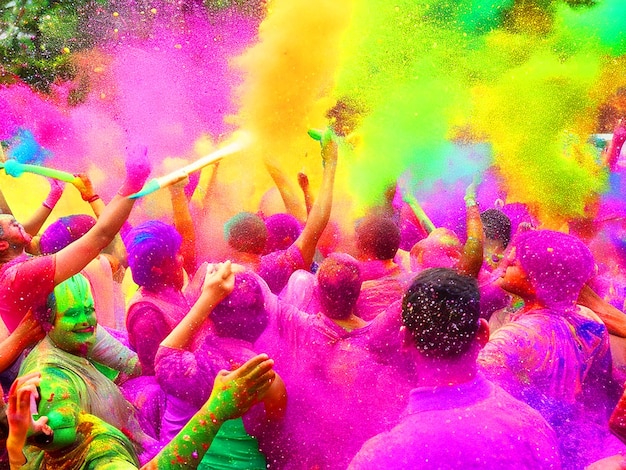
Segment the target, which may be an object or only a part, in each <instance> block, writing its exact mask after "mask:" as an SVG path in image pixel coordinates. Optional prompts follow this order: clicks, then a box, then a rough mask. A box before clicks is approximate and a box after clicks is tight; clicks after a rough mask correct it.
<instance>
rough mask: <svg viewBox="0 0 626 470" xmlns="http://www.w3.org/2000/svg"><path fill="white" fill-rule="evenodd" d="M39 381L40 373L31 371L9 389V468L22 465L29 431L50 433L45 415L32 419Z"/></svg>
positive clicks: (14, 469)
mask: <svg viewBox="0 0 626 470" xmlns="http://www.w3.org/2000/svg"><path fill="white" fill-rule="evenodd" d="M40 382H41V374H40V373H38V372H33V373H31V374H27V375H24V376H22V377H18V378H17V379H16V380H15V382H13V385H11V390H9V407H8V411H7V415H8V421H9V437H8V439H7V451H8V454H9V463H10V466H11V470H17V469H19V468H22V465H24V464H25V463H26V457H24V451H23V449H24V445H25V444H26V438H27V436H28V435H29V433H30V434H32V433H37V432H41V433H43V434H45V435H50V434H52V429H50V427H49V426H48V424H47V423H48V417H47V416H42V417H40V418H39V419H38V420H36V421H35V420H33V414H34V413H37V412H36V410H33V409H32V403H34V401H35V400H36V399H37V398H39V392H38V391H37V387H38V386H39V384H40Z"/></svg>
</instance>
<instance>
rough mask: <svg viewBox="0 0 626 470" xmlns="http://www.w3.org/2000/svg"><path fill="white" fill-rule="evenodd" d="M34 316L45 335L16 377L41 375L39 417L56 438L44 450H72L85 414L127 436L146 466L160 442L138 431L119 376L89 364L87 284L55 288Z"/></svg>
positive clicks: (92, 319)
mask: <svg viewBox="0 0 626 470" xmlns="http://www.w3.org/2000/svg"><path fill="white" fill-rule="evenodd" d="M35 314H36V316H37V319H38V320H39V323H40V324H41V325H42V326H43V328H44V329H45V330H46V331H47V334H46V337H45V338H44V339H43V340H42V341H41V342H40V343H39V344H37V346H35V348H33V350H32V351H31V352H30V353H29V354H28V355H27V356H26V358H25V359H24V361H23V362H22V366H21V368H20V375H23V374H28V373H30V372H40V373H41V375H42V378H43V384H42V387H41V396H42V400H41V401H40V403H39V414H41V415H46V416H48V425H49V426H50V428H51V429H52V430H53V431H54V438H55V440H54V441H53V442H51V443H46V444H48V445H50V447H48V448H50V449H54V448H55V447H66V446H67V445H70V444H71V442H73V440H74V439H75V435H74V433H75V427H76V424H77V422H76V419H77V416H78V415H79V414H80V412H85V413H89V414H93V415H95V416H97V417H98V418H100V419H102V420H104V421H106V422H107V423H109V424H110V425H112V426H114V427H116V428H117V429H119V430H123V431H125V432H127V433H128V435H129V437H130V439H131V441H132V442H133V443H134V444H135V445H136V448H137V451H138V453H144V454H145V455H143V457H144V459H143V461H144V462H145V461H147V460H148V458H149V457H152V456H154V455H155V454H156V452H157V451H158V443H157V442H156V440H154V439H153V438H151V437H149V436H148V435H147V434H146V433H145V432H144V431H143V430H142V429H141V426H140V423H139V421H138V420H137V416H136V412H135V409H134V408H133V407H132V405H131V404H130V403H129V402H128V401H126V399H125V398H124V397H123V395H122V394H121V392H120V390H119V388H118V387H117V385H116V384H115V383H114V382H113V380H115V379H117V378H118V377H119V374H118V373H117V372H118V371H111V370H110V369H109V368H104V367H102V365H101V364H99V363H98V362H96V361H94V360H93V359H89V357H90V354H89V353H90V350H91V349H93V348H94V347H95V345H96V340H97V329H98V328H99V327H98V324H97V319H96V315H95V308H94V300H93V296H92V294H91V287H90V285H89V281H87V279H86V278H85V277H84V276H83V275H82V274H76V275H74V276H72V277H70V278H69V279H67V280H65V281H63V282H62V283H60V284H58V285H57V286H56V287H55V288H54V290H53V293H52V294H50V295H49V296H48V300H47V303H46V305H45V306H43V307H39V308H37V309H36V310H35ZM91 356H92V355H91ZM68 436H69V437H68ZM42 449H44V450H45V449H46V446H45V445H44V446H43V447H42Z"/></svg>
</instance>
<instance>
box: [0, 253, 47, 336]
mask: <svg viewBox="0 0 626 470" xmlns="http://www.w3.org/2000/svg"><path fill="white" fill-rule="evenodd" d="M55 260H56V258H55V257H54V255H49V256H36V257H31V256H27V255H22V256H19V257H18V258H16V259H14V260H12V261H9V262H8V263H5V264H4V265H2V267H0V291H1V292H2V295H0V316H1V317H2V321H4V324H5V325H6V327H7V329H8V330H9V332H13V331H14V330H15V329H16V328H17V325H18V324H19V323H20V321H21V320H22V318H24V315H26V313H27V312H28V311H29V310H30V309H34V308H36V307H38V306H44V305H45V304H46V301H47V299H48V295H50V294H51V293H52V291H53V290H54V271H55Z"/></svg>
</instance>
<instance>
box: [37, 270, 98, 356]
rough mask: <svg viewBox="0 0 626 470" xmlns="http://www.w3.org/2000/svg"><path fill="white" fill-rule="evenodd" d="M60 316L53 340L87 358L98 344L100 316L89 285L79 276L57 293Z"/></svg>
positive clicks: (50, 334)
mask: <svg viewBox="0 0 626 470" xmlns="http://www.w3.org/2000/svg"><path fill="white" fill-rule="evenodd" d="M54 296H55V299H56V316H55V318H54V323H53V326H52V329H51V330H50V331H49V332H48V336H49V337H50V340H52V342H53V343H54V344H55V345H56V346H57V347H58V348H60V349H63V350H64V351H67V352H69V353H72V354H76V355H77V356H85V355H86V354H87V353H88V352H89V350H90V349H91V348H92V347H93V345H94V344H95V341H96V324H97V321H96V313H95V308H94V302H93V296H92V295H91V288H90V286H89V282H88V281H87V279H85V277H83V276H81V275H76V276H73V277H71V278H70V279H68V280H67V281H65V282H62V283H61V284H59V285H58V286H56V287H55V289H54Z"/></svg>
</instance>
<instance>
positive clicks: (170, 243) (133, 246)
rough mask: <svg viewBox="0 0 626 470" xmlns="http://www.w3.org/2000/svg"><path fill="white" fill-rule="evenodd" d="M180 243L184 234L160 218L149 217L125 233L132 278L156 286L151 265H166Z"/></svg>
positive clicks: (145, 285) (173, 256)
mask: <svg viewBox="0 0 626 470" xmlns="http://www.w3.org/2000/svg"><path fill="white" fill-rule="evenodd" d="M181 243H182V237H181V236H180V234H179V233H178V232H177V231H176V229H175V228H174V227H172V226H171V225H168V224H165V223H163V222H161V221H158V220H150V221H148V222H144V223H143V224H141V225H138V226H136V227H133V228H132V229H131V230H130V231H129V232H128V233H127V234H126V236H125V237H124V244H125V245H126V251H127V252H128V266H129V267H130V270H131V273H132V275H133V281H135V283H136V284H137V285H139V286H143V287H148V288H150V287H151V286H153V285H154V284H155V283H156V282H157V281H158V279H156V278H155V274H154V272H153V271H152V268H154V267H159V268H160V267H165V268H167V267H168V264H172V263H173V262H174V261H175V260H176V256H177V255H178V251H179V250H180V246H181Z"/></svg>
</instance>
